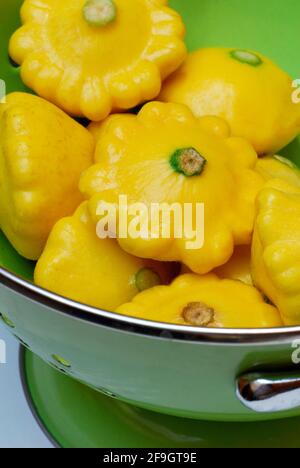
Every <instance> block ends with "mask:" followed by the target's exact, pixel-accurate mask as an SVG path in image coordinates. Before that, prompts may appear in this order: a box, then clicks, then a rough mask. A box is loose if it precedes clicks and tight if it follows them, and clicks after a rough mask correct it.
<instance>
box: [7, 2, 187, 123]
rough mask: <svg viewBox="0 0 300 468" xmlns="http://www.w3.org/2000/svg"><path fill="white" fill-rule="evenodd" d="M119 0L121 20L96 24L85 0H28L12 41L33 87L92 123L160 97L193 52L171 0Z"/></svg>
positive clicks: (14, 55)
mask: <svg viewBox="0 0 300 468" xmlns="http://www.w3.org/2000/svg"><path fill="white" fill-rule="evenodd" d="M113 1H114V4H115V6H116V18H115V20H114V21H113V22H111V23H110V24H107V25H106V26H101V27H100V26H98V27H96V26H93V25H90V24H88V23H87V22H86V20H85V19H84V17H83V8H84V6H85V3H86V0H63V1H62V0H39V1H37V0H25V1H24V3H23V6H22V10H21V18H22V23H23V26H22V27H21V28H20V29H18V30H17V31H16V32H15V33H14V35H13V36H12V38H11V41H10V46H9V51H10V55H11V57H12V58H13V59H14V60H15V61H16V62H17V63H18V64H20V65H21V66H22V68H21V75H22V79H23V81H24V82H25V83H26V85H27V86H29V87H30V88H32V89H33V90H34V91H35V92H36V93H37V94H39V95H40V96H42V97H44V98H45V99H47V100H49V101H51V102H53V103H55V104H56V105H58V106H59V107H61V108H62V109H64V110H65V111H66V112H68V113H70V114H71V115H76V116H85V117H87V118H88V119H90V120H93V121H99V120H102V119H104V118H105V117H106V116H107V115H108V114H110V113H111V111H112V110H116V109H129V108H131V107H134V106H136V105H137V104H139V103H141V102H143V101H147V100H151V99H153V98H155V97H156V96H157V95H158V94H159V92H160V89H161V82H162V80H163V79H165V78H166V77H167V76H168V75H170V73H172V72H173V71H174V70H176V69H177V68H178V66H180V65H181V63H182V62H183V60H184V59H185V56H186V48H185V45H184V42H183V36H184V26H183V23H182V20H181V18H180V16H179V15H178V14H177V13H176V12H175V11H174V10H172V9H170V8H168V7H167V6H166V4H167V1H166V0H113Z"/></svg>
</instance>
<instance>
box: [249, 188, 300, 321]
mask: <svg viewBox="0 0 300 468" xmlns="http://www.w3.org/2000/svg"><path fill="white" fill-rule="evenodd" d="M273 185H274V187H272V186H271V184H270V186H269V187H267V188H265V189H264V190H262V192H261V193H260V195H259V197H258V216H257V220H256V225H255V231H254V236H253V245H252V277H253V281H254V283H255V285H256V286H257V287H258V288H259V289H260V290H261V291H263V292H264V293H265V295H266V296H267V297H268V298H269V299H270V300H271V301H272V302H273V303H274V304H275V305H276V306H277V307H278V309H279V311H280V313H281V315H282V319H283V322H284V323H285V325H299V324H300V189H296V188H295V187H293V186H290V189H289V190H288V186H287V185H283V189H281V187H280V186H279V184H278V183H277V184H273ZM276 186H277V187H276Z"/></svg>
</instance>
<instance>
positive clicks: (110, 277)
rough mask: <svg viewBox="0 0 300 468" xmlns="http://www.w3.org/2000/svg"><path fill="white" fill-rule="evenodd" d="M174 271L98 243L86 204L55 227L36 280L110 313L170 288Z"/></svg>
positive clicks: (113, 243)
mask: <svg viewBox="0 0 300 468" xmlns="http://www.w3.org/2000/svg"><path fill="white" fill-rule="evenodd" d="M173 267H174V265H173V264H167V263H159V262H154V261H149V260H148V261H147V260H141V259H139V258H136V257H133V256H131V255H129V254H127V253H126V252H124V251H123V250H122V249H121V248H120V247H119V245H118V243H117V242H116V241H115V240H114V239H99V238H98V237H97V234H96V230H95V225H94V223H92V222H91V219H90V216H89V213H88V209H87V205H86V202H85V203H83V204H82V205H80V207H79V208H78V209H77V211H76V212H75V214H74V215H73V216H71V217H68V218H63V219H61V220H60V221H58V222H57V223H56V225H55V226H54V228H53V230H52V232H51V234H50V236H49V239H48V241H47V244H46V247H45V250H44V252H43V254H42V256H41V257H40V259H39V261H38V263H37V265H36V269H35V275H34V280H35V283H36V284H37V285H39V286H41V287H43V288H45V289H48V290H50V291H52V292H55V293H57V294H60V295H61V296H65V297H68V298H70V299H73V300H76V301H78V302H81V303H84V304H88V305H91V306H95V307H99V308H102V309H106V310H114V309H115V308H116V307H118V306H119V305H120V304H122V303H123V302H126V301H130V300H131V299H132V298H133V297H134V296H135V295H136V294H138V293H139V292H140V291H144V290H145V289H147V288H149V287H152V286H155V285H158V284H166V283H169V282H170V281H171V280H172V279H173V278H174V274H173Z"/></svg>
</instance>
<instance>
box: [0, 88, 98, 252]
mask: <svg viewBox="0 0 300 468" xmlns="http://www.w3.org/2000/svg"><path fill="white" fill-rule="evenodd" d="M93 153H94V141H93V138H92V137H91V135H90V133H89V132H88V131H87V130H86V129H85V128H83V127H82V126H81V125H79V124H78V123H77V122H75V121H74V120H72V119H71V118H70V117H69V116H68V115H67V114H64V112H63V111H61V110H60V109H58V108H57V107H55V106H54V105H53V104H50V103H48V102H47V101H44V100H43V99H41V98H39V97H37V96H32V95H31V94H25V93H13V94H10V95H8V96H7V98H6V104H0V228H1V229H2V230H3V231H4V233H5V234H6V236H7V237H8V239H9V240H10V242H11V243H12V245H13V246H14V247H15V249H16V250H17V251H18V252H19V253H20V254H21V255H23V256H24V257H26V258H28V259H31V260H36V259H37V258H38V257H39V256H40V254H41V252H42V249H43V247H44V245H45V242H46V240H47V237H48V235H49V232H50V230H51V228H52V226H53V225H54V223H55V222H56V221H57V220H58V219H60V218H61V217H63V216H67V215H69V214H72V213H73V212H74V210H75V209H76V208H77V206H78V205H79V203H81V201H82V199H83V198H82V195H81V193H80V192H79V190H78V180H79V177H80V175H81V172H82V171H83V170H84V169H86V168H87V167H89V166H90V165H91V164H92V162H93Z"/></svg>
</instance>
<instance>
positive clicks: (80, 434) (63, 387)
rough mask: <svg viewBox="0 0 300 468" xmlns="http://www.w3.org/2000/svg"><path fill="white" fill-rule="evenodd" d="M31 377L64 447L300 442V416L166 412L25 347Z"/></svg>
mask: <svg viewBox="0 0 300 468" xmlns="http://www.w3.org/2000/svg"><path fill="white" fill-rule="evenodd" d="M24 369H25V382H26V383H27V389H28V394H29V398H30V400H31V403H32V406H33V407H34V408H35V412H36V415H37V417H38V418H39V419H40V421H41V422H42V424H43V425H44V427H45V428H46V429H47V431H48V433H49V435H50V436H51V438H52V439H54V440H55V441H56V442H57V444H58V445H59V446H61V447H64V448H110V447H111V448H139V447H140V448H223V447H226V448H231V447H233V448H248V447H249V448H277V447H281V448H300V436H299V428H300V418H299V417H298V418H293V419H286V420H280V421H273V422H259V423H257V422H256V423H213V422H203V421H193V420H187V419H181V418H176V417H173V416H165V415H161V414H158V413H152V412H150V411H146V410H142V409H138V408H134V407H133V406H128V405H126V404H124V403H120V402H119V401H117V400H113V399H112V398H108V397H107V396H104V395H102V394H100V393H98V392H96V391H94V390H91V389H89V388H87V387H86V386H84V385H82V384H80V383H78V382H75V381H74V380H73V379H71V378H70V377H68V376H66V375H63V374H62V373H60V372H58V371H57V370H55V369H53V368H52V367H50V366H49V365H48V364H45V363H44V362H43V361H42V360H41V359H40V358H39V357H37V356H35V355H34V354H32V353H31V352H29V351H26V352H25V366H24Z"/></svg>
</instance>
